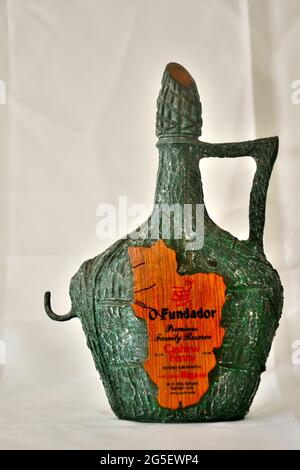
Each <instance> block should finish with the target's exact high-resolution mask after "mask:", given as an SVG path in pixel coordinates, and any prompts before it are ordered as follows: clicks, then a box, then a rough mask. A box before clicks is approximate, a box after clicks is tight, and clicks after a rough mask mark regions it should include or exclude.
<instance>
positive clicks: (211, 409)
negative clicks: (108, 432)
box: [45, 63, 283, 422]
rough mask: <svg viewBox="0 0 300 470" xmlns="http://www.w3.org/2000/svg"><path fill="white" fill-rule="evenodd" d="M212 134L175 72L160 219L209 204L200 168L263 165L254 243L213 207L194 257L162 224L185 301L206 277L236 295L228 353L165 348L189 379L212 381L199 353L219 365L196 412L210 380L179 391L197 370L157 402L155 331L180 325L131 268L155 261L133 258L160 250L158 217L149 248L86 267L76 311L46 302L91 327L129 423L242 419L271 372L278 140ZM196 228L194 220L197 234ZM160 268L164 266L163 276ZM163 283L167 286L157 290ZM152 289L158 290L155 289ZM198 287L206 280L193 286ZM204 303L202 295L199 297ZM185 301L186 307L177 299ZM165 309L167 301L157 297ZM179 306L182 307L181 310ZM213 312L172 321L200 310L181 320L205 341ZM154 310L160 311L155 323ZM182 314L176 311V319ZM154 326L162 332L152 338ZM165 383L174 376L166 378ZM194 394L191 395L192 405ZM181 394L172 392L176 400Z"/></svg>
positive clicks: (228, 320)
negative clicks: (242, 160) (267, 233)
mask: <svg viewBox="0 0 300 470" xmlns="http://www.w3.org/2000/svg"><path fill="white" fill-rule="evenodd" d="M201 127H202V119H201V103H200V100H199V95H198V91H197V87H196V85H195V82H194V80H193V79H192V77H191V76H190V74H189V73H188V72H187V71H186V70H185V69H184V68H183V67H181V66H180V65H178V64H175V63H171V64H169V65H168V66H167V67H166V70H165V72H164V75H163V79H162V88H161V91H160V94H159V98H158V101H157V125H156V133H157V136H158V144H157V147H158V150H159V169H158V177H157V186H156V194H155V210H156V211H157V209H158V213H159V214H160V211H161V208H162V207H164V206H165V205H174V204H177V205H179V206H180V207H181V208H183V207H184V205H185V204H192V205H196V204H204V201H203V192H202V183H201V176H200V170H199V160H200V159H201V158H207V157H230V158H232V157H241V156H252V157H253V158H254V159H255V161H256V165H257V170H256V173H255V176H254V180H253V186H252V190H251V196H250V209H249V226H250V233H249V239H248V240H246V241H240V240H238V239H237V238H236V237H234V236H233V235H231V234H230V233H228V232H227V231H225V230H222V229H221V228H219V227H218V226H217V225H216V224H215V223H214V222H213V221H212V220H211V219H210V218H209V216H208V214H207V212H206V210H205V206H204V243H203V246H202V247H201V248H199V249H196V250H191V249H187V244H188V243H189V242H190V238H189V237H188V236H186V233H185V231H183V234H182V237H181V239H178V237H177V238H176V237H174V233H173V232H174V230H173V229H174V225H175V224H176V222H174V221H172V226H171V228H172V230H171V233H170V235H169V237H167V238H166V237H164V236H163V235H164V234H163V232H162V229H161V227H160V226H159V233H158V238H159V239H160V240H161V246H163V248H164V249H165V250H166V252H167V253H168V255H169V257H170V259H171V258H172V254H174V257H173V258H172V259H173V262H174V260H176V266H177V268H176V273H175V274H174V273H173V274H172V275H173V279H175V278H174V276H177V278H176V279H179V280H180V279H182V280H184V281H185V284H184V285H185V286H187V287H186V288H182V289H183V290H182V292H183V291H184V292H185V293H187V291H188V290H189V289H190V288H191V287H190V286H191V285H192V282H193V280H195V279H196V280H199V282H202V279H204V281H203V282H206V279H208V275H210V274H211V273H215V275H216V278H214V279H218V280H220V279H221V280H222V282H223V281H224V285H225V287H226V292H225V295H226V297H225V298H224V300H225V302H224V304H223V305H222V308H221V309H220V312H219V319H220V325H219V326H218V328H219V330H218V331H219V332H220V331H223V333H222V334H223V336H222V335H221V333H220V335H221V336H222V338H221V336H220V337H219V343H218V344H219V347H217V348H216V347H214V346H212V352H211V351H208V349H207V348H206V346H205V344H206V343H205V340H206V338H209V335H207V336H203V335H202V336H200V338H202V339H199V340H196V341H194V342H193V347H192V346H188V347H187V349H185V348H184V347H183V348H181V349H177V350H176V351H177V353H176V354H177V355H176V354H175V356H174V355H173V356H172V355H170V354H171V353H170V351H172V346H169V345H167V346H166V345H162V346H161V348H162V349H161V351H167V352H168V353H162V352H160V353H159V354H161V355H163V354H165V356H166V360H168V358H169V359H170V361H171V362H170V364H173V363H172V360H175V363H174V364H175V365H172V366H171V367H172V369H173V370H176V371H178V370H179V371H180V367H182V369H184V367H185V366H186V364H187V362H184V364H185V365H184V366H180V365H178V361H179V363H180V361H191V362H189V364H194V365H189V366H188V367H190V368H193V367H194V368H195V369H190V370H198V371H199V370H200V372H201V367H202V368H203V362H201V363H200V362H199V363H198V365H197V363H196V362H195V361H196V359H195V357H196V356H193V355H192V354H190V351H192V350H193V351H194V350H197V351H198V352H197V354H203V355H205V354H206V355H207V357H210V358H212V364H214V365H213V367H211V369H210V370H209V371H208V374H206V375H207V379H205V380H206V382H207V387H206V389H205V391H204V392H203V391H202V392H201V396H200V398H199V399H198V400H197V402H196V403H193V404H190V405H188V406H186V405H185V404H184V403H185V402H184V399H185V398H184V397H186V396H187V394H188V393H189V392H187V391H186V390H188V389H190V390H192V392H191V393H192V395H193V396H194V400H195V396H196V395H195V393H194V391H195V390H196V389H197V386H198V385H197V380H198V382H199V381H200V380H202V379H197V378H196V379H195V380H194V381H193V379H191V381H189V382H187V381H186V380H185V381H180V382H179V381H178V380H179V379H178V377H179V376H180V377H189V378H191V377H202V376H203V377H204V375H205V374H202V376H201V373H199V372H198V373H196V375H189V373H187V372H186V371H184V373H183V372H182V371H181V372H176V373H177V375H176V374H175V375H174V374H173V375H170V374H169V375H165V377H177V378H176V379H174V380H175V386H174V383H173V387H172V384H171V383H169V382H168V383H167V382H165V385H166V389H165V390H161V392H163V393H165V395H166V396H167V401H165V402H164V403H163V402H162V399H159V397H158V394H159V393H158V392H159V391H158V385H157V383H155V380H153V375H151V373H149V368H148V369H147V367H146V366H145V364H146V360H147V356H151V354H152V355H153V361H154V360H155V357H156V356H158V355H159V354H158V353H157V350H156V349H155V347H156V346H155V342H152V343H151V344H150V339H151V338H152V339H151V341H155V339H153V338H154V336H153V334H155V328H156V327H157V328H161V325H163V326H164V328H165V325H169V324H171V327H169V328H172V320H170V321H167V323H164V322H163V321H162V320H164V318H163V315H162V314H161V313H160V311H158V310H157V309H156V310H155V309H153V308H152V309H150V307H151V306H150V307H149V305H148V306H147V305H145V303H143V302H141V301H139V300H138V299H137V294H136V292H137V290H136V289H135V277H134V276H135V274H136V272H137V271H135V268H136V266H134V265H133V263H132V259H133V258H132V257H131V255H130V253H131V254H132V253H146V254H145V256H146V255H147V253H148V252H147V251H143V252H142V251H138V250H137V251H136V252H134V249H140V250H141V249H143V248H144V249H151V247H152V248H154V246H158V245H155V244H156V243H158V242H157V240H154V239H153V237H150V236H149V223H150V221H151V218H149V219H148V220H147V221H146V222H145V223H144V224H142V225H141V226H140V227H139V238H135V239H133V238H132V237H127V239H122V240H120V241H118V242H116V243H114V245H112V246H111V247H110V248H109V249H107V250H106V251H105V252H104V253H102V254H100V255H98V256H97V257H95V258H93V259H91V260H88V261H86V262H85V263H84V264H83V265H82V266H81V267H80V269H79V271H78V272H77V273H76V274H75V275H74V277H73V278H72V281H71V285H70V296H71V300H72V308H71V312H70V313H68V314H66V315H56V314H55V313H54V312H53V311H52V309H51V305H50V293H49V292H47V293H46V294H45V309H46V312H47V314H48V315H49V317H50V318H52V319H53V320H57V321H65V320H69V319H71V318H75V317H77V318H79V319H80V320H81V322H82V327H83V330H84V333H85V334H86V337H87V344H88V346H89V348H90V350H91V352H92V355H93V358H94V361H95V365H96V368H97V370H98V371H99V374H100V376H101V379H102V381H103V385H104V387H105V390H106V393H107V397H108V399H109V402H110V404H111V407H112V409H113V411H114V412H115V414H116V415H117V416H118V417H119V418H121V419H130V420H137V421H160V422H184V421H186V422H188V421H219V420H235V419H241V418H243V417H244V416H245V414H246V413H247V412H248V410H249V407H250V405H251V402H252V400H253V397H254V395H255V392H256V390H257V388H258V385H259V382H260V375H261V373H262V372H263V371H264V370H265V363H266V360H267V356H268V353H269V351H270V347H271V343H272V339H273V337H274V334H275V331H276V328H277V326H278V321H279V318H280V315H281V311H282V304H283V289H282V286H281V283H280V279H279V276H278V274H277V272H276V271H275V270H274V269H273V268H272V266H271V264H270V263H269V262H268V261H267V259H266V257H265V254H264V250H263V230H264V220H265V204H266V194H267V189H268V183H269V179H270V175H271V172H272V168H273V165H274V162H275V159H276V156H277V151H278V138H277V137H270V138H263V139H257V140H253V141H247V142H237V143H222V144H209V143H205V142H202V141H199V140H198V137H199V136H200V135H201ZM153 213H154V212H153ZM155 213H156V214H157V212H155ZM194 222H195V220H194V217H193V218H192V220H191V224H194ZM149 253H150V252H149ZM159 263H160V261H159V259H158V261H157V264H156V267H157V269H158V267H159ZM144 264H145V263H144V262H143V263H140V265H144ZM138 266H139V265H138ZM155 269H156V268H155ZM155 269H154V271H155ZM134 271H135V272H134ZM152 271H153V270H152ZM152 271H151V272H150V271H149V272H148V275H149V276H150V275H152V274H153V275H155V276H158V275H159V272H158V271H157V272H152ZM160 274H161V271H160ZM149 276H148V277H149ZM201 276H203V277H201ZM205 276H206V277H205ZM167 277H168V276H167V275H166V278H167ZM164 279H165V278H164V276H160V277H159V282H157V281H156V283H155V289H160V291H163V289H164V287H165V286H164V283H165V282H167V279H166V281H165V280H164ZM209 279H212V278H209ZM176 282H177V281H176ZM218 282H219V281H218ZM159 283H160V285H157V284H159ZM177 283H178V282H177ZM153 285H154V284H153ZM153 285H152V286H149V289H150V288H152V287H153ZM195 285H196V282H194V286H195ZM172 289H173V290H172V292H173V294H172V295H174V292H175V294H176V295H177V293H178V291H176V289H178V286H175V287H172ZM174 289H175V290H174ZM184 289H185V290H184ZM140 290H142V291H145V290H146V289H140ZM198 294H199V293H198V292H195V296H196V297H195V298H197V295H198ZM200 294H201V293H200ZM200 294H199V295H200ZM147 295H148V299H149V298H150V303H151V298H153V302H154V300H155V299H154V297H155V295H156V294H153V296H152V297H151V295H152V294H151V289H150V290H149V293H148V294H147ZM188 295H189V294H188ZM200 297H201V296H200ZM170 298H171V297H170ZM164 299H166V297H164ZM172 299H173V300H172V302H173V304H172V305H175V304H174V302H175V300H174V299H175V297H172ZM176 299H177V300H176V302H178V297H176ZM180 299H183V297H180ZM201 299H202V300H203V299H204V300H203V301H204V303H205V295H204V297H203V296H202V297H201ZM155 301H156V302H158V300H157V298H156V300H155ZM188 301H189V300H188V299H185V300H184V301H183V300H182V305H183V304H184V302H186V303H185V304H184V307H186V306H188V303H187V302H188ZM180 302H181V300H179V304H180ZM179 304H178V303H177V304H176V305H179ZM170 305H171V304H170ZM199 305H200V304H199ZM199 305H198V307H199ZM162 306H163V307H164V306H165V305H162ZM198 307H197V308H198ZM139 308H140V309H141V308H144V309H145V312H146V313H147V315H149V321H148V323H147V322H146V321H145V319H143V318H141V316H139V315H138V314H137V310H138V309H139ZM147 309H148V310H147ZM204 309H205V306H204ZM214 311H216V310H202V307H201V308H200V307H199V309H198V310H197V311H196V310H195V311H194V310H192V309H191V308H190V309H189V308H187V309H185V310H183V308H182V306H181V304H180V305H179V307H178V311H177V312H173V313H174V315H177V316H178V315H179V316H180V315H181V317H180V318H182V316H183V315H185V316H186V317H187V318H188V317H189V316H192V315H193V314H192V312H195V313H194V315H195V316H196V318H195V319H194V320H191V319H190V318H188V319H185V320H178V321H180V322H181V321H183V322H184V325H185V326H188V325H190V324H191V323H189V322H191V321H193V322H194V323H193V325H196V328H195V330H197V328H198V327H197V325H199V331H200V330H201V328H202V326H201V325H204V323H205V321H206V320H207V322H206V325H208V324H209V321H210V320H209V319H206V318H204V314H206V313H205V312H214ZM153 312H154V313H155V312H156V315H154V314H153ZM178 312H179V313H178ZM180 312H181V313H180ZM182 312H185V313H182ZM199 312H200V313H199ZM207 315H209V313H208V314H207ZM171 316H172V312H171V314H170V318H171ZM211 316H213V313H211ZM153 317H155V318H156V320H155V321H152V320H153ZM147 318H148V317H147ZM170 322H171V323H170ZM149 325H151V331H150V326H149ZM173 326H174V324H173ZM165 330H167V328H165ZM201 331H202V330H201ZM203 331H204V330H203ZM153 332H154V333H153ZM151 335H152V336H151ZM166 335H167V333H166ZM150 336H151V338H150ZM203 338H204V339H203ZM166 339H170V338H169V337H168V338H166ZM206 341H209V340H206ZM204 343H205V344H204ZM168 344H170V343H168ZM173 344H174V343H172V345H173ZM180 344H183V341H182V342H181V343H180V342H179V345H180ZM185 344H187V343H185ZM203 344H204V346H203ZM153 345H154V346H153ZM152 346H153V348H154V349H153V351H152V349H151V348H152ZM193 348H194V349H193ZM205 348H206V349H205ZM182 350H185V351H189V354H188V355H182ZM151 351H152V352H151ZM155 351H156V352H155ZM178 351H179V352H178ZM199 351H200V352H199ZM203 351H204V352H203ZM167 354H168V355H167ZM197 357H198V356H197ZM201 357H202V356H201ZM203 357H205V356H203ZM182 358H183V359H182ZM197 360H198V359H197ZM176 361H177V362H176ZM193 361H194V362H193ZM182 363H183V362H181V364H182ZM199 364H200V365H199ZM201 364H202V365H201ZM155 367H156V366H155ZM197 367H198V369H197ZM167 369H168V368H167ZM169 369H170V368H169ZM155 373H156V374H158V375H159V374H161V371H160V370H156V371H155ZM180 374H181V375H180ZM197 374H198V375H197ZM160 377H163V376H162V375H160ZM176 380H177V382H176ZM180 380H181V379H180ZM203 380H204V379H203ZM193 384H194V385H193ZM162 387H164V385H162ZM167 387H169V388H167ZM193 387H194V389H193ZM171 390H173V391H171ZM183 390H185V396H184V394H183ZM193 390H194V391H193ZM171 394H173V398H172V399H171V398H170V397H171ZM168 397H169V398H170V401H169V402H168ZM174 397H176V399H175V398H174ZM177 399H178V406H177V405H176V404H175V405H174V404H173V405H172V406H171V405H170V406H168V405H166V403H171V401H172V400H173V402H172V403H177V402H176V400H177ZM174 400H175V401H174ZM162 403H163V404H162Z"/></svg>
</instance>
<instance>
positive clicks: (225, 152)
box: [199, 137, 279, 249]
mask: <svg viewBox="0 0 300 470" xmlns="http://www.w3.org/2000/svg"><path fill="white" fill-rule="evenodd" d="M199 145H200V147H201V151H200V158H208V157H219V158H234V157H246V156H250V157H252V158H254V160H255V162H256V172H255V175H254V178H253V183H252V188H251V193H250V205H249V238H248V241H249V242H252V243H254V244H256V245H257V246H259V247H260V248H261V249H263V233H264V226H265V211H266V198H267V191H268V186H269V181H270V176H271V173H272V169H273V166H274V163H275V160H276V157H277V154H278V146H279V139H278V137H266V138H263V139H256V140H249V141H245V142H228V143H221V144H210V143H206V142H202V141H200V142H199Z"/></svg>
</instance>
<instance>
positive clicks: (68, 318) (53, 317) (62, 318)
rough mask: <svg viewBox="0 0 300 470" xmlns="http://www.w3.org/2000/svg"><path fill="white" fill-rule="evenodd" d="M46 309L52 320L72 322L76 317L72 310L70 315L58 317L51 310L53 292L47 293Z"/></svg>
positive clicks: (45, 297) (45, 299)
mask: <svg viewBox="0 0 300 470" xmlns="http://www.w3.org/2000/svg"><path fill="white" fill-rule="evenodd" d="M44 307H45V311H46V313H47V315H48V317H50V318H51V320H55V321H67V320H71V318H74V317H76V315H75V313H73V312H72V309H71V310H70V312H69V313H66V314H65V315H57V314H56V313H54V312H53V310H52V308H51V292H45V296H44Z"/></svg>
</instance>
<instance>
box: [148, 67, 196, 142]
mask: <svg viewBox="0 0 300 470" xmlns="http://www.w3.org/2000/svg"><path fill="white" fill-rule="evenodd" d="M161 84H162V87H161V90H160V93H159V96H158V100H157V113H156V135H157V137H168V136H173V137H175V136H176V137H177V136H178V137H184V136H189V137H196V138H197V137H199V136H200V135H201V127H202V117H201V103H200V98H199V94H198V90H197V86H196V83H195V81H194V79H193V77H192V76H191V74H190V73H189V72H188V71H187V70H186V69H185V68H184V67H182V65H180V64H176V63H175V62H171V63H169V64H168V65H167V66H166V68H165V71H164V74H163V78H162V82H161Z"/></svg>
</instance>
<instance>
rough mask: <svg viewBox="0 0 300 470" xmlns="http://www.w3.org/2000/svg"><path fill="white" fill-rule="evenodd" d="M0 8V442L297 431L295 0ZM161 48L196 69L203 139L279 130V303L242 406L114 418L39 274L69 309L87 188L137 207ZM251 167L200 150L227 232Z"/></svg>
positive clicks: (298, 34) (125, 0)
mask: <svg viewBox="0 0 300 470" xmlns="http://www.w3.org/2000/svg"><path fill="white" fill-rule="evenodd" d="M0 15H1V17H0V35H1V37H0V44H1V46H0V80H3V81H6V86H7V104H6V105H2V104H1V105H0V126H1V129H0V132H1V136H0V137H1V139H0V146H1V149H0V150H1V152H0V154H1V155H0V158H1V172H0V209H1V210H0V218H1V219H0V220H1V231H0V232H1V233H0V237H1V238H0V263H1V264H0V267H1V269H0V294H1V298H0V309H1V311H0V340H1V341H4V342H5V345H6V356H7V357H6V365H5V366H3V365H1V364H0V447H1V448H33V449H37V448H71V449H75V448H99V449H101V448H109V449H113V448H162V449H164V448H181V449H183V448H185V449H191V448H199V449H202V448H203V449H205V448H299V447H300V426H299V420H300V404H299V403H300V400H299V398H300V397H299V392H300V364H297V362H300V360H299V359H300V353H299V354H298V351H296V350H295V351H294V356H292V354H293V349H292V348H293V345H294V346H297V343H296V341H297V340H300V311H299V310H300V308H299V269H300V249H299V238H300V222H299V214H298V211H299V209H298V204H299V194H300V192H299V180H298V178H299V170H300V160H299V154H300V134H299V125H300V104H297V103H298V101H300V100H299V98H300V93H298V94H297V90H294V89H293V88H292V86H297V83H296V82H295V81H296V80H300V66H299V43H300V3H299V1H298V0H285V1H282V0H259V1H258V0H249V1H247V0H240V1H238V0H222V1H221V0H205V1H204V0H186V1H185V2H182V1H181V0H172V1H171V0H169V1H168V0H152V1H146V0H109V1H105V0H63V1H62V0H22V1H21V0H7V1H5V0H0ZM170 61H176V62H179V63H181V64H182V65H183V66H185V67H186V68H187V69H188V70H189V71H190V72H191V74H192V75H193V76H194V78H195V80H196V82H197V85H198V89H199V93H200V97H201V101H202V106H203V120H204V126H203V136H202V138H203V140H205V141H214V142H221V141H237V140H247V139H252V138H256V137H265V136H269V135H279V137H280V151H279V157H278V160H277V163H276V165H275V169H274V172H273V175H272V178H271V183H270V189H269V194H268V203H267V216H266V231H265V248H266V253H267V256H268V258H269V260H270V261H271V262H272V264H273V265H274V267H276V269H277V270H278V271H279V273H280V276H281V279H282V282H283V284H284V288H285V305H284V312H283V316H282V320H281V322H280V327H279V329H278V333H277V335H276V338H275V340H274V343H273V348H272V352H271V355H270V359H269V361H268V364H267V371H266V372H265V373H264V374H263V376H262V382H261V386H260V388H259V391H258V394H257V395H256V397H255V400H254V403H253V406H252V408H251V411H250V413H249V415H248V417H247V419H246V420H245V421H242V422H236V423H217V424H209V425H207V424H206V425H203V424H202V425H201V424H190V425H176V426H175V425H160V424H156V425H153V424H145V425H142V424H138V423H130V422H124V421H123V422H122V421H118V420H117V419H116V418H115V417H114V415H113V414H112V412H111V410H110V408H109V405H108V402H107V399H106V397H105V394H104V391H103V388H102V385H101V383H100V381H99V379H98V376H97V374H96V372H95V370H94V365H93V362H92V358H91V355H90V352H89V351H88V349H87V346H86V344H85V338H84V335H83V332H82V330H81V326H80V323H79V321H78V320H73V321H71V322H68V323H64V324H59V323H55V322H51V321H50V320H49V319H48V318H47V317H46V314H45V313H44V310H43V293H44V291H45V290H51V291H52V293H53V308H54V310H55V311H58V312H61V313H64V312H66V311H67V310H68V309H69V307H70V300H69V296H68V286H69V281H70V278H71V276H72V275H73V274H74V273H75V272H76V271H77V269H78V268H79V266H80V264H81V263H82V262H83V261H84V260H85V259H87V258H89V257H92V256H95V255H96V254H98V253H100V252H101V251H103V250H104V249H105V248H106V247H107V246H109V245H110V244H111V243H112V242H113V241H114V240H112V241H107V240H106V241H103V240H99V239H97V237H96V225H97V222H98V219H97V217H96V209H97V207H98V205H99V204H100V203H103V202H108V203H113V204H116V203H117V202H118V197H119V195H127V196H128V201H129V203H135V202H139V203H143V204H146V205H147V206H148V207H149V210H150V208H151V204H152V200H153V195H154V189H155V177H156V171H157V151H156V149H155V143H156V137H155V132H154V125H155V106H156V98H157V96H158V92H159V88H160V80H161V76H162V73H163V70H164V67H165V65H166V64H167V63H168V62H170ZM253 168H254V166H253V164H252V161H251V159H249V160H248V159H244V160H243V161H239V160H229V161H225V162H224V161H218V160H214V161H213V162H210V161H207V162H205V163H204V164H203V165H202V166H201V169H202V170H203V180H204V191H205V199H206V203H207V207H208V210H209V213H210V214H211V216H212V218H213V219H214V220H215V221H216V222H217V223H219V225H221V226H222V227H224V228H226V229H229V230H231V231H232V232H233V233H234V234H236V235H237V236H239V237H246V236H247V230H248V228H247V214H248V200H249V191H250V184H251V178H252V176H253ZM132 228H133V227H132ZM299 351H300V349H299ZM2 359H3V358H2ZM0 362H1V361H0ZM166 428H167V430H168V432H166Z"/></svg>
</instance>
